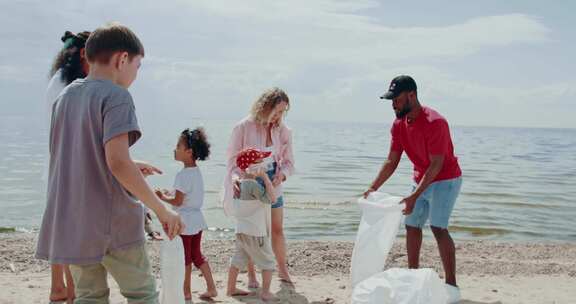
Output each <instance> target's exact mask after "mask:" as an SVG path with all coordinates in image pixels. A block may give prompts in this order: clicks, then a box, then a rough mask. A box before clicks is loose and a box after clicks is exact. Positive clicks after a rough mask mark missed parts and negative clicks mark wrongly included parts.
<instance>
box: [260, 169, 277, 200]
mask: <svg viewBox="0 0 576 304" xmlns="http://www.w3.org/2000/svg"><path fill="white" fill-rule="evenodd" d="M256 176H258V177H260V178H261V179H262V180H263V181H264V186H265V188H266V195H268V198H269V199H270V202H272V203H274V202H275V201H276V194H274V185H272V181H270V178H269V177H268V174H266V171H264V170H260V171H258V172H257V173H256Z"/></svg>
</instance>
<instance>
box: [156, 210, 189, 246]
mask: <svg viewBox="0 0 576 304" xmlns="http://www.w3.org/2000/svg"><path fill="white" fill-rule="evenodd" d="M156 215H157V216H158V220H160V223H162V228H163V229H164V232H165V233H166V235H167V236H168V238H169V239H170V240H172V239H173V238H174V237H176V236H178V235H179V234H180V233H182V231H184V227H186V226H185V225H184V223H183V222H182V219H181V218H180V215H178V213H176V212H174V211H173V210H171V209H169V208H167V207H166V206H164V207H163V208H162V209H161V211H160V212H159V213H157V214H156Z"/></svg>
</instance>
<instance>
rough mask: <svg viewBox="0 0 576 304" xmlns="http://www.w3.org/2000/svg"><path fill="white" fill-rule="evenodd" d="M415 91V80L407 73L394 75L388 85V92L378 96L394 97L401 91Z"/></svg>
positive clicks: (384, 97) (383, 97)
mask: <svg viewBox="0 0 576 304" xmlns="http://www.w3.org/2000/svg"><path fill="white" fill-rule="evenodd" d="M407 91H408V92H410V91H416V81H414V79H413V78H412V77H410V76H408V75H400V76H396V77H394V79H392V81H391V82H390V86H389V87H388V92H386V93H384V95H382V96H380V99H394V98H396V97H398V95H400V94H401V93H402V92H407Z"/></svg>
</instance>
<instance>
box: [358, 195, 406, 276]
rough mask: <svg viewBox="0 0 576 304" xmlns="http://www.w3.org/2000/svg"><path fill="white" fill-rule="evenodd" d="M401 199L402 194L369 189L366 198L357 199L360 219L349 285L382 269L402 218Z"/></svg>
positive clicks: (402, 207) (402, 206)
mask: <svg viewBox="0 0 576 304" xmlns="http://www.w3.org/2000/svg"><path fill="white" fill-rule="evenodd" d="M401 200H402V198H401V197H398V196H391V195H389V194H386V193H382V192H372V193H371V194H370V195H369V196H368V198H367V199H364V198H360V199H358V206H359V207H360V209H361V210H362V219H361V220H360V226H359V227H358V234H357V235H356V242H355V243H354V251H353V252H352V262H351V265H350V267H351V269H350V274H351V276H352V286H355V285H356V284H358V283H360V282H361V281H363V280H365V279H367V278H369V277H371V276H372V275H374V274H376V273H378V272H381V271H383V270H384V264H385V263H386V257H387V256H388V252H389V251H390V249H391V248H392V245H393V244H394V240H395V239H396V235H397V234H398V228H399V227H400V221H401V220H402V209H404V205H403V204H399V203H400V201H401Z"/></svg>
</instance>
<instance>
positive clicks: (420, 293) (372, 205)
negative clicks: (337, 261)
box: [350, 192, 448, 304]
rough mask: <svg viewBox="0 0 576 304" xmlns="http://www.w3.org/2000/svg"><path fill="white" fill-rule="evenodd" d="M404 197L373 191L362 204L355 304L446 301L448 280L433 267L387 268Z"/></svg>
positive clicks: (354, 271)
mask: <svg viewBox="0 0 576 304" xmlns="http://www.w3.org/2000/svg"><path fill="white" fill-rule="evenodd" d="M401 200H402V198H401V197H397V196H391V195H388V194H385V193H381V192H373V193H371V194H370V196H368V198H367V199H364V198H360V199H359V200H358V205H359V206H360V209H361V210H362V219H361V221H360V226H359V227H358V234H357V236H356V243H355V244H354V251H353V253H352V262H351V269H350V273H351V277H352V287H353V291H352V301H351V302H352V304H446V303H447V301H448V296H447V294H446V290H445V288H444V283H443V282H442V281H441V280H440V278H439V277H438V274H437V273H436V272H435V271H434V270H432V269H398V268H392V269H388V270H386V271H383V269H384V265H385V263H386V258H387V256H388V253H389V252H390V249H391V248H392V245H394V240H395V239H396V235H397V234H398V229H399V227H400V222H401V221H402V218H403V216H402V209H403V208H404V204H399V202H400V201H401Z"/></svg>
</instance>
